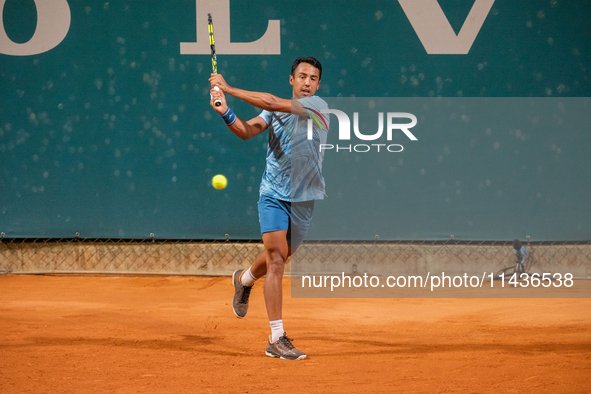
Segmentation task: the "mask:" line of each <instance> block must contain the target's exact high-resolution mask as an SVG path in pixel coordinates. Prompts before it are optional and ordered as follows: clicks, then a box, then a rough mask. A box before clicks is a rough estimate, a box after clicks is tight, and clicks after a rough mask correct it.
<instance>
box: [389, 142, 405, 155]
mask: <svg viewBox="0 0 591 394" xmlns="http://www.w3.org/2000/svg"><path fill="white" fill-rule="evenodd" d="M391 146H397V147H399V148H400V150H391V149H390V147H391ZM387 149H388V152H392V153H399V152H402V151H403V150H404V147H403V146H402V145H400V144H391V145H388V147H387Z"/></svg>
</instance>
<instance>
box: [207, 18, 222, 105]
mask: <svg viewBox="0 0 591 394" xmlns="http://www.w3.org/2000/svg"><path fill="white" fill-rule="evenodd" d="M207 27H208V28H209V47H210V48H211V68H212V69H213V73H214V74H217V73H218V59H217V57H216V55H215V40H214V39H213V21H212V20H211V14H207ZM214 89H215V90H220V88H218V87H217V86H214ZM210 96H211V95H210ZM214 104H215V106H216V107H219V106H220V105H222V101H221V100H216V101H214Z"/></svg>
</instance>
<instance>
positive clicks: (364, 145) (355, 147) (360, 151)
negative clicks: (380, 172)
mask: <svg viewBox="0 0 591 394" xmlns="http://www.w3.org/2000/svg"><path fill="white" fill-rule="evenodd" d="M358 146H363V147H365V148H367V150H357V147H358ZM370 149H371V148H370V147H369V145H366V144H358V145H355V146H354V147H353V150H354V151H355V152H359V153H365V152H369V150H370Z"/></svg>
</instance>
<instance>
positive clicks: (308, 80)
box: [289, 63, 320, 98]
mask: <svg viewBox="0 0 591 394" xmlns="http://www.w3.org/2000/svg"><path fill="white" fill-rule="evenodd" d="M319 75H320V71H319V70H318V69H317V68H316V67H314V66H313V65H311V64H309V63H300V64H298V66H297V68H296V69H295V71H294V73H293V75H290V76H289V83H290V84H291V85H292V86H293V97H296V98H302V97H309V96H314V94H316V91H317V90H318V86H319V84H320V77H319Z"/></svg>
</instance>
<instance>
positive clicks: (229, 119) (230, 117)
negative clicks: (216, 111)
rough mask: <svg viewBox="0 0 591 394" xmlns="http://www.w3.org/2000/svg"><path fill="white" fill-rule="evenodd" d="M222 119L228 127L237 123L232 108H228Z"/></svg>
mask: <svg viewBox="0 0 591 394" xmlns="http://www.w3.org/2000/svg"><path fill="white" fill-rule="evenodd" d="M222 119H223V120H224V122H226V126H232V125H233V124H234V122H236V115H235V114H234V112H233V111H232V108H230V107H228V109H227V110H226V112H224V113H223V114H222Z"/></svg>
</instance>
